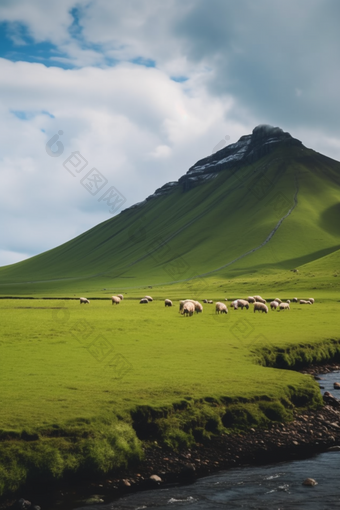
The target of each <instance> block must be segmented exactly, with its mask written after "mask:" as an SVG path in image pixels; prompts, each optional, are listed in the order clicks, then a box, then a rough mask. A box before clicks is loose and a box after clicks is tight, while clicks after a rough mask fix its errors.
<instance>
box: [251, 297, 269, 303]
mask: <svg viewBox="0 0 340 510" xmlns="http://www.w3.org/2000/svg"><path fill="white" fill-rule="evenodd" d="M254 299H255V301H256V303H263V304H264V305H265V304H266V300H265V299H263V298H262V297H261V296H254Z"/></svg>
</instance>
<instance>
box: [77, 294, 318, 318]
mask: <svg viewBox="0 0 340 510" xmlns="http://www.w3.org/2000/svg"><path fill="white" fill-rule="evenodd" d="M123 299H124V297H123V294H117V295H116V296H112V297H111V300H112V304H113V305H118V304H119V303H120V302H121V301H122V300H123ZM150 301H153V299H152V297H151V296H144V297H143V298H142V299H141V300H140V301H139V303H140V304H147V303H149V302H150ZM225 301H228V299H227V298H226V299H225ZM297 302H299V303H300V305H312V304H313V303H314V298H309V299H300V300H298V298H296V297H295V298H293V299H292V303H297ZM89 303H90V301H89V300H88V299H87V298H85V297H81V298H80V304H89ZM203 303H207V304H213V303H214V302H213V301H212V300H211V299H209V300H208V299H203ZM164 304H165V306H166V307H167V306H173V303H172V301H171V299H165V301H164ZM251 304H253V305H254V312H256V311H258V312H262V313H268V306H267V305H266V300H265V299H263V298H262V297H261V296H248V298H247V299H235V300H234V301H232V302H231V304H230V306H231V307H232V308H234V310H238V309H239V308H241V310H243V308H246V309H247V310H248V309H249V306H250V305H251ZM289 305H290V300H289V299H287V301H286V302H283V301H281V299H279V298H275V299H274V300H273V301H271V302H270V303H269V306H270V309H271V310H290V306H289ZM215 311H216V313H217V314H220V313H225V314H227V313H228V308H227V305H226V304H225V303H222V302H220V301H217V303H215ZM179 312H180V313H181V314H182V315H186V316H192V315H193V314H194V313H195V312H196V313H202V312H203V305H202V304H201V303H200V302H199V301H195V300H193V299H185V300H182V301H180V302H179Z"/></svg>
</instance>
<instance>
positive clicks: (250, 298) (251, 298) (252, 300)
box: [247, 296, 256, 303]
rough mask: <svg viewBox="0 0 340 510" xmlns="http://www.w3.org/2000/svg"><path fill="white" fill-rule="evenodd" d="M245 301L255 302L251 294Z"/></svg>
mask: <svg viewBox="0 0 340 510" xmlns="http://www.w3.org/2000/svg"><path fill="white" fill-rule="evenodd" d="M247 301H248V303H255V301H256V300H255V298H254V297H253V296H248V297H247Z"/></svg>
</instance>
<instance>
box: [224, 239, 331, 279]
mask: <svg viewBox="0 0 340 510" xmlns="http://www.w3.org/2000/svg"><path fill="white" fill-rule="evenodd" d="M337 250H340V244H337V245H336V246H332V247H331V248H325V249H323V250H318V251H315V252H313V253H309V254H308V255H304V256H303V257H296V258H294V259H287V260H282V261H281V262H274V263H272V264H270V263H268V262H266V263H265V264H256V265H254V266H250V267H248V268H247V269H244V268H241V267H240V268H237V267H235V269H233V267H232V266H231V268H230V270H231V271H232V272H235V273H239V272H241V273H242V274H247V273H253V272H254V271H261V270H262V269H295V268H297V267H299V266H303V265H305V264H308V263H309V262H314V261H316V260H318V259H320V258H322V257H325V256H326V255H329V254H330V253H333V252H335V251H337Z"/></svg>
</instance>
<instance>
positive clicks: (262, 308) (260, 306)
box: [254, 301, 268, 313]
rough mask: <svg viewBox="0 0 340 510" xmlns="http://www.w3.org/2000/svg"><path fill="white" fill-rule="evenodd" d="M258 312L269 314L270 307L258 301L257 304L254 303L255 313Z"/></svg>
mask: <svg viewBox="0 0 340 510" xmlns="http://www.w3.org/2000/svg"><path fill="white" fill-rule="evenodd" d="M256 310H258V311H259V312H260V311H261V312H262V313H263V312H265V313H268V306H267V305H265V304H264V303H260V302H259V301H256V303H254V313H255V312H256Z"/></svg>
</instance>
